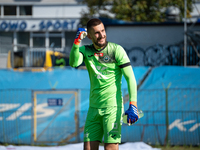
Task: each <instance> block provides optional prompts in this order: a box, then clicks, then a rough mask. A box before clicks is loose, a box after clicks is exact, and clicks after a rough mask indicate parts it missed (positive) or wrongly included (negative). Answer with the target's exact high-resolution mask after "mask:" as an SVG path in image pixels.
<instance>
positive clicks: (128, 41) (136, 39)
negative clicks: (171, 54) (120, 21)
mask: <svg viewBox="0 0 200 150" xmlns="http://www.w3.org/2000/svg"><path fill="white" fill-rule="evenodd" d="M106 32H107V39H108V41H110V42H115V43H117V44H120V45H122V46H123V47H126V48H131V47H135V46H139V47H141V48H147V47H148V46H152V45H154V44H162V45H170V44H175V43H177V42H180V41H181V40H183V36H184V28H183V26H116V27H115V26H112V27H111V26H108V27H106Z"/></svg>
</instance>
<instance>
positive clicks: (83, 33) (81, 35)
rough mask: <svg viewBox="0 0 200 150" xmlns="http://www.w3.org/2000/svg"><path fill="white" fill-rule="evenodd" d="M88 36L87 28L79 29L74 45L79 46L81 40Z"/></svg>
mask: <svg viewBox="0 0 200 150" xmlns="http://www.w3.org/2000/svg"><path fill="white" fill-rule="evenodd" d="M86 36H87V31H86V29H85V28H78V30H77V33H76V38H75V40H74V44H76V45H79V44H80V42H81V40H82V39H84V38H85V37H86Z"/></svg>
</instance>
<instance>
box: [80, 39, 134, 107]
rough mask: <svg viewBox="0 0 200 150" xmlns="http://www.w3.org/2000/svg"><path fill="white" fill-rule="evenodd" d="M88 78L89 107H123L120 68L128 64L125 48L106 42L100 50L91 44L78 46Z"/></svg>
mask: <svg viewBox="0 0 200 150" xmlns="http://www.w3.org/2000/svg"><path fill="white" fill-rule="evenodd" d="M79 51H80V52H81V53H82V54H83V61H84V62H85V65H86V67H87V70H88V73H89V78H90V107H95V108H105V107H111V106H118V107H123V99H122V92H121V80H122V71H121V68H123V67H126V66H128V65H130V60H129V58H128V56H127V54H126V52H125V50H124V49H123V48H122V47H121V46H120V45H118V44H115V43H111V42H108V43H107V46H106V47H105V48H103V49H101V50H96V49H95V48H94V46H93V45H86V46H82V47H80V48H79Z"/></svg>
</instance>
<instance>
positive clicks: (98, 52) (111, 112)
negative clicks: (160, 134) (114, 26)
mask: <svg viewBox="0 0 200 150" xmlns="http://www.w3.org/2000/svg"><path fill="white" fill-rule="evenodd" d="M86 35H87V37H88V38H89V39H90V40H92V43H93V44H92V45H85V46H81V47H79V44H80V42H81V40H82V39H83V38H85V37H86ZM83 61H84V62H85V65H86V67H87V70H88V73H89V78H90V98H89V110H88V114H87V118H86V123H85V128H84V150H98V148H99V143H100V142H102V138H104V143H105V144H104V148H105V150H118V149H119V145H118V144H119V143H120V142H121V126H122V123H121V120H122V114H123V109H124V108H123V99H122V92H121V79H122V75H124V77H125V79H126V81H127V85H128V92H129V101H130V104H129V109H128V110H127V111H126V112H125V114H126V115H127V122H128V123H130V124H132V123H134V122H136V121H137V120H138V110H137V85H136V81H135V76H134V73H133V70H132V67H131V65H130V60H129V58H128V56H127V54H126V52H125V50H124V49H123V48H122V47H121V46H120V45H118V44H115V43H111V42H107V40H106V31H105V28H104V25H103V23H102V22H101V20H99V19H96V18H93V19H91V20H89V21H88V23H87V32H86V30H85V29H84V28H79V29H78V31H77V35H76V38H75V40H74V44H73V46H72V49H71V52H70V60H69V64H70V66H72V67H77V66H79V65H80V64H81V63H82V62H83Z"/></svg>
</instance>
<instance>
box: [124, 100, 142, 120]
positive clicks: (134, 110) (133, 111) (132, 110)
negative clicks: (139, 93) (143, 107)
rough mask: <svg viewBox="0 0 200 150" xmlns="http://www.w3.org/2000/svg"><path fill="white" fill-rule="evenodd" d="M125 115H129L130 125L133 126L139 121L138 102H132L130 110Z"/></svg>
mask: <svg viewBox="0 0 200 150" xmlns="http://www.w3.org/2000/svg"><path fill="white" fill-rule="evenodd" d="M125 115H127V123H128V124H133V123H135V122H136V121H137V120H138V118H139V114H138V109H137V102H130V104H129V108H128V110H127V111H125Z"/></svg>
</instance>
